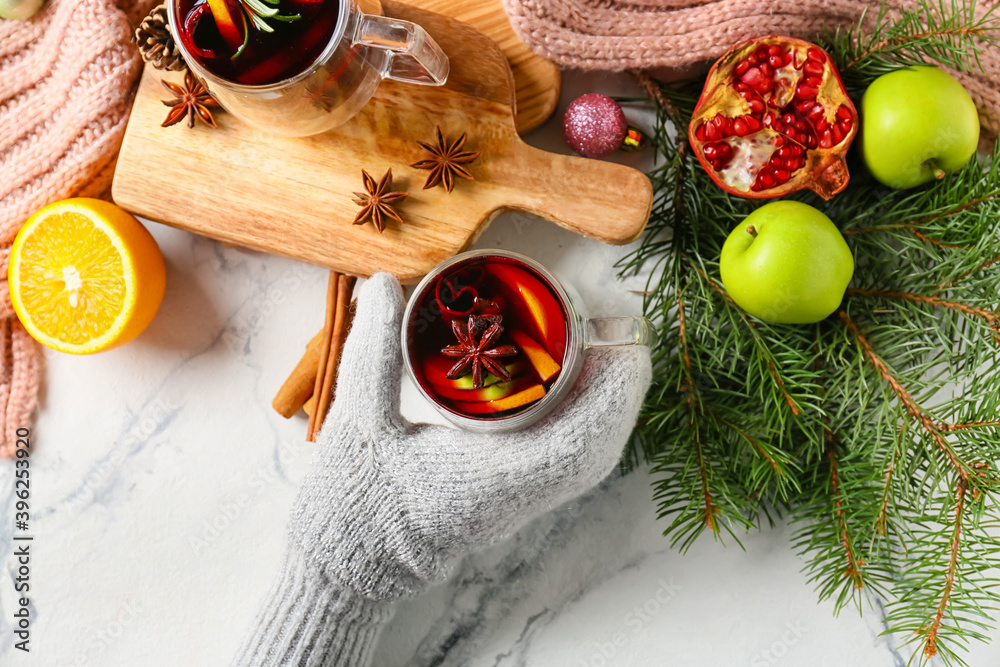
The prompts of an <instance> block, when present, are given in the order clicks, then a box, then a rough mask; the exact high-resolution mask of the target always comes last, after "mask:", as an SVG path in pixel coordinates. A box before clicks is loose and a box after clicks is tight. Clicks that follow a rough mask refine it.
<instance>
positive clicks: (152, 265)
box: [7, 198, 166, 354]
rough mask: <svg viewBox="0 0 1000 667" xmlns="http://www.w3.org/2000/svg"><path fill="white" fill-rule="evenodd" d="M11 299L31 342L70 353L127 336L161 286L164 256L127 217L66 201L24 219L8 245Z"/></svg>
mask: <svg viewBox="0 0 1000 667" xmlns="http://www.w3.org/2000/svg"><path fill="white" fill-rule="evenodd" d="M7 278H8V281H9V285H10V300H11V302H12V303H13V305H14V311H15V312H16V313H17V316H18V318H19V319H20V320H21V323H22V324H23V325H24V328H25V330H27V332H28V333H29V334H31V335H32V337H34V338H35V339H36V340H37V341H38V342H40V343H41V344H42V345H45V346H47V347H51V348H52V349H55V350H59V351H61V352H70V353H72V354H90V353H92V352H100V351H101V350H107V349H110V348H113V347H117V346H118V345H122V344H124V343H127V342H128V341H130V340H132V339H133V338H135V337H136V336H138V335H139V333H141V332H142V330H143V329H145V328H146V326H147V325H148V324H149V323H150V321H152V319H153V316H154V315H155V314H156V311H157V309H158V308H159V307H160V302H161V301H162V300H163V290H164V287H165V286H166V272H165V270H164V266H163V255H161V254H160V248H159V246H157V245H156V241H155V240H154V239H153V237H152V235H151V234H150V233H149V232H148V231H147V230H146V228H145V227H143V226H142V223H140V222H139V221H138V220H136V219H135V218H134V217H133V216H132V215H130V214H129V213H127V212H126V211H124V210H122V209H121V208H119V207H117V206H115V205H114V204H111V203H109V202H106V201H101V200H99V199H85V198H78V199H65V200H63V201H58V202H55V203H53V204H49V205H48V206H46V207H45V208H43V209H41V210H39V211H38V212H37V213H35V214H34V215H33V216H31V217H30V218H28V221H27V222H25V223H24V226H23V227H22V228H21V231H20V232H18V234H17V238H16V239H14V245H13V247H12V248H11V251H10V266H9V267H8V270H7Z"/></svg>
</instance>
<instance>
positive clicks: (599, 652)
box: [0, 77, 1000, 667]
mask: <svg viewBox="0 0 1000 667" xmlns="http://www.w3.org/2000/svg"><path fill="white" fill-rule="evenodd" d="M614 87H615V82H614V81H612V80H606V79H601V78H599V77H597V78H595V77H590V78H583V77H576V78H571V79H570V85H569V86H567V93H566V95H565V96H564V97H566V98H567V100H568V99H569V98H571V97H572V96H573V95H574V94H577V93H580V92H586V91H589V90H599V91H606V90H611V89H614ZM532 140H533V141H534V142H536V143H539V144H543V145H550V146H557V145H558V144H559V141H560V140H559V138H558V123H557V122H556V123H550V125H549V126H548V127H547V128H546V129H545V130H543V131H541V132H539V133H537V134H536V135H535V136H534V137H533V139H532ZM150 228H151V230H152V232H153V234H154V235H155V236H156V238H157V240H158V241H159V243H160V246H161V248H162V250H163V253H164V256H165V258H166V261H167V267H168V269H167V270H168V287H167V293H166V297H165V299H164V302H163V306H162V308H161V310H160V313H159V314H158V316H157V317H156V319H155V321H154V322H153V324H152V325H151V327H150V328H149V330H148V331H146V332H145V333H144V334H143V335H142V336H141V337H140V338H138V339H137V340H136V341H135V342H133V343H131V344H129V345H127V346H125V347H123V348H121V349H118V350H113V351H111V352H107V353H104V354H100V355H97V356H92V357H73V356H68V355H62V354H58V353H55V352H49V351H46V354H45V367H46V368H45V388H44V391H43V395H42V401H41V409H40V412H39V416H38V419H37V422H36V424H35V426H34V428H33V431H32V434H33V439H34V453H33V456H32V468H31V469H32V484H33V487H32V494H33V495H32V507H33V519H32V525H31V532H32V534H34V536H35V541H34V542H33V543H32V571H31V577H32V579H31V586H32V590H31V599H32V605H33V611H34V616H33V624H32V635H31V653H30V654H27V655H25V654H23V653H22V652H21V651H17V650H14V649H13V646H12V644H13V638H12V635H11V621H12V614H13V610H14V605H15V601H14V596H13V594H12V582H11V579H12V577H13V574H12V572H13V569H14V563H13V562H12V559H11V558H10V554H11V551H12V549H11V540H10V537H11V525H10V519H9V518H8V517H11V516H12V513H13V509H12V505H13V496H12V492H11V472H10V471H11V469H12V468H11V466H10V465H9V464H7V463H4V464H0V510H2V515H3V518H2V519H0V564H3V565H4V567H3V569H2V570H0V611H2V616H0V664H2V665H4V666H10V667H23V666H31V667H39V666H44V667H50V666H51V667H56V666H58V667H64V666H70V665H73V666H79V665H102V666H108V667H125V666H128V667H133V666H135V665H142V666H149V667H157V666H160V665H163V666H168V665H169V666H175V665H191V666H195V667H200V666H202V665H204V666H216V665H225V664H227V663H228V660H229V657H230V656H231V655H232V653H233V652H234V650H235V649H236V646H237V643H238V642H239V640H240V636H241V633H242V632H243V630H244V628H245V626H246V625H247V624H248V622H249V621H250V619H251V617H252V616H253V615H254V613H255V612H256V610H257V606H258V604H259V603H260V601H261V598H262V596H263V595H264V592H265V588H266V586H267V585H268V583H269V580H270V578H271V576H272V573H273V571H274V569H275V567H276V565H277V563H278V559H279V556H280V553H281V550H282V548H283V544H284V529H285V522H286V518H287V513H288V509H289V507H290V504H291V502H292V499H293V496H294V493H295V490H296V487H297V484H298V482H299V480H300V479H301V477H302V475H303V474H304V471H305V468H306V466H307V464H308V461H309V455H310V450H311V448H312V445H310V444H307V443H306V442H305V441H304V433H305V421H304V420H303V419H302V418H301V417H296V418H294V419H292V420H290V421H286V420H284V419H282V418H281V417H279V416H278V415H277V414H276V413H274V411H273V410H272V409H271V408H270V401H271V398H272V396H273V394H274V392H275V390H276V388H277V387H278V386H279V385H280V384H281V382H282V380H283V379H284V377H285V375H286V374H287V373H288V371H289V370H290V369H291V368H292V366H293V365H294V364H295V361H296V360H297V358H298V356H299V354H300V353H301V351H302V346H303V345H304V344H305V342H306V340H307V339H308V338H309V337H310V336H311V335H312V333H313V332H315V331H316V330H318V329H319V328H320V327H321V325H322V312H321V310H322V303H323V299H324V292H325V284H326V272H325V271H323V270H320V269H317V268H314V267H310V266H305V265H301V264H297V263H295V262H292V261H289V260H285V259H280V258H277V257H270V256H265V255H262V254H257V253H253V252H247V251H242V250H238V249H229V248H223V247H221V246H220V245H218V244H217V243H215V242H212V241H209V240H206V239H203V238H199V237H195V236H192V235H189V234H187V233H184V232H180V231H177V230H173V229H170V228H167V227H163V226H160V225H155V224H154V225H150ZM477 247H500V248H508V249H511V250H515V251H518V252H523V253H525V254H527V255H529V256H532V257H534V258H536V259H538V260H539V261H541V262H542V263H544V264H545V265H547V266H549V267H550V268H552V269H554V270H555V271H556V272H557V273H559V274H561V275H562V276H563V277H564V278H565V279H567V280H569V281H571V282H573V283H575V285H576V286H577V288H578V289H579V291H580V292H581V293H582V294H583V296H584V297H585V299H586V300H587V301H588V302H589V304H590V306H591V309H592V310H593V311H594V312H595V314H608V315H613V314H631V313H637V312H638V310H639V301H638V298H637V297H635V296H634V295H630V294H629V292H628V290H629V289H641V288H642V280H641V279H635V280H630V281H627V282H622V281H619V280H617V279H616V277H615V270H614V269H613V268H612V265H613V263H614V262H615V260H617V259H618V258H619V257H621V256H622V255H624V254H625V253H626V252H627V251H628V248H611V247H608V246H603V245H600V244H597V243H594V242H591V241H587V240H584V239H582V238H579V237H577V236H574V235H572V234H570V233H567V232H564V231H562V230H560V229H558V228H556V227H554V226H552V225H550V224H548V223H544V222H541V221H538V220H533V219H530V218H526V217H521V216H514V215H508V216H504V217H502V218H500V219H498V220H497V221H496V222H494V224H493V226H492V227H491V229H490V230H489V231H488V232H487V233H486V234H484V235H483V237H482V238H481V239H480V240H479V242H478V243H477ZM404 412H405V413H406V415H407V416H408V417H410V418H414V419H419V418H426V419H433V415H432V412H431V410H429V409H428V408H427V407H426V406H424V405H423V404H422V403H421V399H420V397H419V396H418V395H417V394H416V392H415V391H414V390H413V389H412V387H405V388H404ZM650 482H651V478H650V475H649V474H648V473H647V472H638V473H635V474H633V475H631V476H629V477H626V478H613V479H610V480H608V481H606V482H605V483H604V484H603V485H602V486H601V487H600V488H599V489H597V490H596V491H595V492H593V493H592V494H590V495H588V496H587V497H585V498H583V499H582V500H580V501H579V502H577V503H574V504H573V505H571V506H569V507H564V508H561V509H559V510H558V511H556V512H554V513H552V514H550V515H548V516H546V517H543V518H541V519H539V520H537V521H536V522H535V523H533V524H532V525H530V526H528V527H527V528H525V529H524V530H523V531H521V532H520V533H518V534H517V535H516V536H514V537H513V538H512V539H511V540H510V541H509V542H507V543H504V544H502V545H498V546H496V547H494V548H492V549H490V550H488V551H485V552H482V553H478V554H474V555H472V556H470V557H468V558H466V559H465V560H464V561H463V562H462V563H461V565H460V566H459V568H458V569H457V571H456V572H455V575H454V576H453V577H452V578H451V580H450V581H449V582H448V583H447V584H445V585H443V586H441V587H439V588H437V589H435V590H433V591H431V592H430V593H429V594H427V595H426V596H424V597H422V598H420V599H416V600H411V601H406V602H404V603H402V604H400V606H399V610H398V613H397V615H396V618H395V619H394V620H393V622H392V623H391V625H390V626H389V627H388V628H387V630H386V632H385V633H384V635H383V638H382V642H381V644H380V646H379V649H378V657H377V660H376V665H379V666H380V667H392V666H395V665H419V666H425V667H430V666H432V665H447V666H458V665H467V666H469V667H514V666H527V667H559V666H562V665H565V666H567V667H601V666H604V665H622V666H623V665H628V666H640V665H641V666H648V665H670V666H674V665H682V666H688V665H691V666H717V665H749V666H750V667H762V666H768V665H778V664H781V665H789V666H797V665H809V666H818V665H824V666H840V665H850V666H859V667H865V666H871V667H898V666H901V665H904V664H905V660H904V658H903V655H908V654H906V653H905V652H904V653H897V652H896V650H895V647H896V646H897V644H898V643H899V642H900V639H901V638H898V637H884V636H880V633H881V631H882V625H881V610H880V608H879V606H878V605H879V603H878V601H877V600H874V601H873V606H872V607H871V608H867V609H866V610H865V613H864V616H863V617H859V616H858V614H857V613H853V612H850V611H847V612H844V613H842V614H841V616H840V617H839V618H835V617H834V616H833V609H832V605H831V604H817V603H816V595H815V593H814V591H813V590H812V587H811V586H810V585H809V584H808V583H807V581H806V579H805V577H804V575H803V574H802V573H801V568H802V565H803V563H802V562H801V561H800V560H799V559H798V558H797V557H796V556H795V555H794V554H793V552H792V551H791V548H790V541H789V537H790V533H791V530H790V528H789V527H787V526H785V525H780V526H778V527H777V528H774V529H771V530H765V531H763V532H761V533H758V534H752V535H750V536H748V537H747V538H746V539H745V541H744V544H745V546H746V551H745V552H743V551H741V550H739V549H738V548H737V547H735V546H729V547H727V548H724V547H723V546H721V545H718V544H715V543H713V542H712V541H711V539H702V540H701V541H699V542H698V543H697V544H696V545H695V546H694V547H693V548H692V549H691V551H690V552H689V553H687V554H686V555H683V556H682V555H679V554H678V553H677V552H675V551H674V550H672V549H671V548H670V545H669V543H668V541H667V540H666V539H665V538H663V537H662V536H661V534H660V533H661V531H662V530H663V528H664V524H663V523H662V522H659V521H657V520H656V517H655V512H654V509H655V508H654V504H653V502H652V498H651V497H652V489H651V486H650ZM969 661H970V663H971V664H972V665H975V666H977V667H978V666H988V665H997V664H1000V645H991V646H985V645H975V646H973V650H972V652H971V653H970V654H969Z"/></svg>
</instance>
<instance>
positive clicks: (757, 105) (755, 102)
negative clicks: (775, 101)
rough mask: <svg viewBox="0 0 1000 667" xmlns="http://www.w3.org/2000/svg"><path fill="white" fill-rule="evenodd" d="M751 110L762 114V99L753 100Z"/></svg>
mask: <svg viewBox="0 0 1000 667" xmlns="http://www.w3.org/2000/svg"><path fill="white" fill-rule="evenodd" d="M750 108H751V109H753V110H754V111H756V112H757V113H761V112H762V111H764V103H763V102H761V100H760V98H755V99H752V100H750Z"/></svg>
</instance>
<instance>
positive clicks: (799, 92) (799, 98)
mask: <svg viewBox="0 0 1000 667" xmlns="http://www.w3.org/2000/svg"><path fill="white" fill-rule="evenodd" d="M857 132H858V112H857V110H856V109H855V108H854V104H853V103H852V102H851V98H850V97H849V96H848V94H847V91H846V90H845V89H844V83H843V81H841V79H840V74H839V73H838V72H837V68H836V67H834V65H833V62H832V61H831V60H830V56H829V55H828V54H827V52H826V51H824V50H823V49H821V48H820V47H818V46H816V45H815V44H811V43H809V42H806V41H804V40H801V39H796V38H794V37H780V36H774V35H769V36H767V37H758V38H756V39H751V40H747V41H745V42H741V43H740V44H737V45H736V46H734V47H733V48H732V49H730V50H729V51H728V52H727V53H726V54H725V55H724V56H722V57H721V58H719V60H718V61H717V62H716V63H715V65H713V66H712V69H711V70H710V71H709V73H708V78H707V79H706V80H705V88H704V90H702V93H701V97H700V98H699V99H698V104H697V106H696V107H695V111H694V116H693V117H692V118H691V124H690V125H689V126H688V139H689V140H690V142H691V147H692V148H693V149H694V152H695V155H697V156H698V160H699V161H700V162H701V164H702V166H704V167H705V171H707V172H708V174H709V176H711V177H712V179H713V180H714V181H715V182H716V183H718V184H719V186H720V187H721V188H722V189H724V190H726V191H728V192H731V193H733V194H735V195H739V196H741V197H752V198H757V199H769V198H772V197H781V196H784V195H787V194H790V193H792V192H795V191H797V190H801V189H803V188H809V189H810V190H813V191H814V192H816V194H818V195H819V196H820V197H823V199H830V198H831V197H833V195H835V194H837V193H838V192H840V191H841V190H843V189H844V188H845V187H847V181H848V179H849V175H848V173H847V164H846V161H845V158H846V156H847V149H848V148H849V147H850V145H851V141H853V139H854V135H855V134H857Z"/></svg>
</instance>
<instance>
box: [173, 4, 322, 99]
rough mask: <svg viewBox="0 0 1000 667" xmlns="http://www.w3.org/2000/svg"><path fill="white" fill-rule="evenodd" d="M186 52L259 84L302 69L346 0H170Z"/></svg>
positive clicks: (233, 77)
mask: <svg viewBox="0 0 1000 667" xmlns="http://www.w3.org/2000/svg"><path fill="white" fill-rule="evenodd" d="M172 1H174V2H177V3H178V4H177V8H178V9H179V11H178V12H177V16H178V17H180V23H181V25H179V26H175V29H176V31H177V33H178V34H179V35H180V38H181V40H183V42H184V46H185V48H187V50H188V52H189V53H190V54H191V55H192V56H193V57H194V58H195V59H197V61H198V63H199V64H200V65H202V66H203V67H205V68H206V69H207V70H209V71H211V72H212V73H213V74H215V75H217V76H219V77H221V78H223V79H228V80H229V81H234V82H236V83H240V84H244V85H251V86H258V85H266V84H269V83H276V82H278V81H283V80H285V79H288V78H290V77H293V76H295V75H296V74H299V73H301V72H304V71H305V70H306V69H308V68H309V66H310V65H311V64H312V63H313V62H315V61H316V59H317V58H318V57H319V56H320V54H321V53H322V52H323V50H324V49H325V48H326V46H327V44H329V42H330V38H331V37H332V36H333V33H334V31H335V30H336V28H337V20H338V16H339V15H340V2H341V1H342V0H172Z"/></svg>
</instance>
